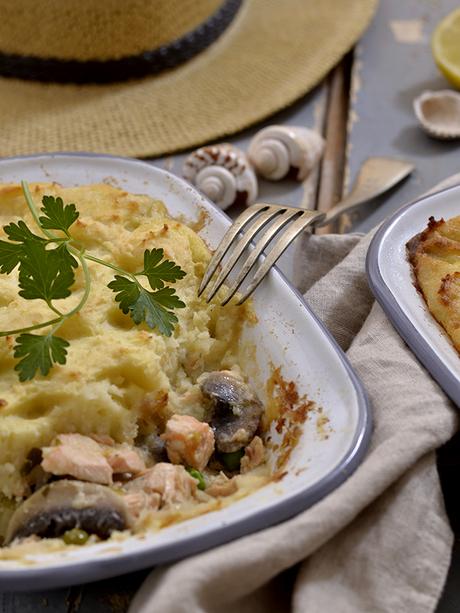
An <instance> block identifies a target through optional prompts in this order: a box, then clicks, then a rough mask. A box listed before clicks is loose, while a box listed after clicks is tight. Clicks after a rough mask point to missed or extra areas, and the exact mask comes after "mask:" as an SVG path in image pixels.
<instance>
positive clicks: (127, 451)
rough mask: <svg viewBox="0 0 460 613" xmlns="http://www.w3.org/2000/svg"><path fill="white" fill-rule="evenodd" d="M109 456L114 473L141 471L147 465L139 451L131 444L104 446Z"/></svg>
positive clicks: (106, 454) (108, 459) (135, 472)
mask: <svg viewBox="0 0 460 613" xmlns="http://www.w3.org/2000/svg"><path fill="white" fill-rule="evenodd" d="M104 455H105V456H106V458H107V461H108V463H109V464H110V466H111V468H112V470H113V472H114V473H133V474H137V473H141V472H143V471H144V470H145V469H146V468H147V467H146V465H145V462H144V460H143V459H142V458H141V456H140V455H139V453H138V452H137V451H136V450H135V449H133V448H132V447H130V446H129V445H118V446H115V447H104Z"/></svg>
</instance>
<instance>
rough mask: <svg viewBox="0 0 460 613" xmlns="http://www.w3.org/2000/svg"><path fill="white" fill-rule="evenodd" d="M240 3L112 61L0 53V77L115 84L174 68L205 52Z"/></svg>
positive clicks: (233, 0) (228, 3) (231, 0)
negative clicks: (181, 33)
mask: <svg viewBox="0 0 460 613" xmlns="http://www.w3.org/2000/svg"><path fill="white" fill-rule="evenodd" d="M241 3H242V0H225V2H224V3H223V5H222V6H221V7H220V8H219V9H217V11H216V12H215V13H214V14H213V15H211V16H210V17H209V19H207V20H206V21H204V22H203V23H201V24H200V25H199V26H198V27H197V28H195V29H194V30H191V31H190V32H187V34H184V36H181V37H180V38H178V39H177V40H175V41H173V42H172V43H168V44H166V45H162V46H161V47H158V48H156V49H153V50H151V51H145V52H143V53H140V54H139V55H131V56H128V57H122V58H119V59H115V60H60V59H56V58H40V57H36V56H24V55H18V54H8V53H0V75H1V76H4V77H11V78H16V79H25V80H28V81H43V82H47V83H75V84H84V83H115V82H117V81H127V80H129V79H139V78H142V77H146V76H148V75H153V74H158V73H159V72H161V71H163V70H167V69H170V68H175V67H176V66H178V65H179V64H183V63H184V62H186V61H187V60H190V59H191V58H193V57H194V56H195V55H197V54H198V53H200V52H201V51H204V50H205V49H206V48H207V47H209V46H210V45H211V44H212V43H213V42H214V41H215V40H217V38H219V36H220V35H221V34H222V33H223V32H224V31H225V30H226V29H227V27H228V26H229V25H230V24H231V22H232V21H233V18H234V17H235V15H236V13H237V12H238V9H239V8H240V6H241Z"/></svg>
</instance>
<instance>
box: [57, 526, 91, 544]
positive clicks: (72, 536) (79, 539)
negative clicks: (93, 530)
mask: <svg viewBox="0 0 460 613" xmlns="http://www.w3.org/2000/svg"><path fill="white" fill-rule="evenodd" d="M88 539H89V534H88V533H87V532H86V530H81V529H80V528H72V530H67V532H64V534H63V535H62V540H63V541H64V543H65V544H66V545H84V544H85V543H86V541H87V540H88Z"/></svg>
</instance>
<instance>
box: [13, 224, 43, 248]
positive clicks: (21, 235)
mask: <svg viewBox="0 0 460 613" xmlns="http://www.w3.org/2000/svg"><path fill="white" fill-rule="evenodd" d="M3 229H4V230H5V234H6V235H7V236H8V238H9V239H10V241H15V242H17V243H27V242H28V241H38V242H39V243H46V239H45V238H43V237H42V236H37V235H36V234H34V233H33V232H31V231H30V230H29V228H28V227H27V226H26V224H25V223H24V222H23V221H22V220H19V221H18V223H17V224H16V223H14V222H12V223H10V224H8V225H7V226H3Z"/></svg>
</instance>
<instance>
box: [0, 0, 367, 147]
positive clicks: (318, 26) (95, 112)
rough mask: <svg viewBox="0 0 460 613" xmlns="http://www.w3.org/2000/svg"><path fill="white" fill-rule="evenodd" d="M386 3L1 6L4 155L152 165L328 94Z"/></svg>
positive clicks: (61, 0) (4, 0) (0, 137)
mask: <svg viewBox="0 0 460 613" xmlns="http://www.w3.org/2000/svg"><path fill="white" fill-rule="evenodd" d="M376 3H377V0H78V1H77V0H0V15H1V16H2V18H1V20H0V75H1V76H0V126H1V129H0V155H3V156H7V155H16V154H26V153H32V152H36V151H56V150H61V151H62V150H86V151H98V152H107V153H114V154H119V155H133V156H137V157H148V156H156V155H162V154H165V153H169V152H173V151H177V150H180V149H184V148H187V147H192V146H195V145H199V144H202V143H203V142H206V141H210V140H215V139H220V138H222V137H225V136H227V135H229V134H232V133H234V132H237V131H238V130H241V129H243V128H245V127H247V126H249V125H251V124H253V123H255V122H257V121H260V120H262V119H264V118H266V117H268V116H269V115H271V114H272V113H274V112H275V111H277V110H279V109H281V108H283V107H285V106H287V105H288V104H290V103H291V102H293V101H294V100H296V99H297V98H299V97H300V96H302V95H303V94H305V93H306V92H307V91H309V90H310V89H311V88H312V87H313V86H314V85H315V84H317V83H318V82H319V81H320V80H321V78H322V77H324V75H325V74H326V73H327V72H328V71H329V70H330V69H331V67H332V66H333V65H334V64H335V63H336V62H337V61H338V60H340V58H341V57H342V56H343V54H344V53H346V52H347V51H348V50H349V49H350V48H351V47H352V45H353V44H354V43H355V42H356V40H357V39H358V38H359V36H360V35H361V34H362V32H363V31H364V29H365V28H366V26H367V25H368V23H369V21H370V19H371V17H372V15H373V13H374V11H375V7H376Z"/></svg>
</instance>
